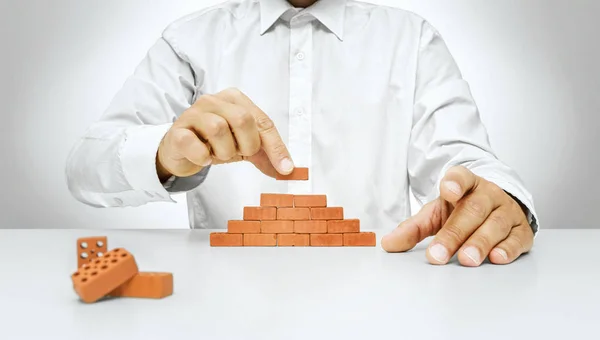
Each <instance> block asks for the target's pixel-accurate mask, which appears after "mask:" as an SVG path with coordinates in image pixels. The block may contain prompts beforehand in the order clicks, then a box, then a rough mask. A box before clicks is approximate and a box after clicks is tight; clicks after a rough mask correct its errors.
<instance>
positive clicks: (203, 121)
mask: <svg viewBox="0 0 600 340" xmlns="http://www.w3.org/2000/svg"><path fill="white" fill-rule="evenodd" d="M156 158H157V161H156V170H157V173H158V177H159V178H160V180H161V181H163V182H164V181H166V180H167V179H168V178H169V177H171V176H173V175H175V176H178V177H187V176H192V175H194V174H196V173H198V172H199V171H200V170H202V168H204V167H206V166H208V165H210V164H222V163H231V162H238V161H243V160H247V161H249V162H251V163H253V164H254V165H255V166H256V167H257V168H258V169H259V170H260V171H261V172H263V173H264V174H265V175H267V176H271V177H275V176H276V174H277V172H279V173H280V174H282V175H287V174H289V173H291V172H292V170H293V169H294V163H293V162H292V158H291V156H290V153H289V151H288V150H287V148H286V146H285V144H284V143H283V140H282V139H281V136H280V135H279V132H278V131H277V129H276V128H275V125H274V124H273V121H272V120H271V119H270V118H269V117H268V116H267V115H266V114H265V113H264V112H263V111H262V110H261V109H260V108H258V106H256V105H255V104H254V103H253V102H252V101H251V100H250V99H249V98H248V97H247V96H246V95H244V94H243V93H242V92H241V91H239V90H237V89H227V90H224V91H222V92H219V93H217V94H215V95H203V96H201V97H200V98H199V99H198V100H197V101H196V103H194V104H193V105H192V106H191V107H190V108H189V109H188V110H186V111H185V112H184V113H183V114H182V115H181V116H180V117H179V119H177V121H175V123H173V126H172V127H171V129H170V130H169V131H168V132H167V134H166V135H165V137H164V138H163V140H162V142H161V143H160V146H159V148H158V152H157V156H156Z"/></svg>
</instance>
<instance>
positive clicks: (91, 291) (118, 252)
mask: <svg viewBox="0 0 600 340" xmlns="http://www.w3.org/2000/svg"><path fill="white" fill-rule="evenodd" d="M137 273H138V266H137V263H136V262H135V258H134V257H133V255H131V254H130V253H129V252H128V251H127V250H125V249H123V248H117V249H113V250H111V251H109V252H107V253H106V254H104V256H103V257H102V258H100V259H96V260H94V261H92V262H91V263H88V264H85V265H83V266H82V267H81V268H79V269H78V270H77V272H75V273H74V274H73V275H71V280H72V281H73V288H74V289H75V292H76V293H77V295H79V298H80V299H81V300H82V301H83V302H85V303H94V302H96V301H98V300H100V299H101V298H102V297H104V296H106V295H108V294H109V293H110V292H112V291H113V290H115V289H116V288H117V287H119V286H120V285H122V284H123V283H125V282H127V281H128V280H129V279H131V278H132V277H133V276H134V275H136V274H137Z"/></svg>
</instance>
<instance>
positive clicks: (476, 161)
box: [67, 0, 538, 231]
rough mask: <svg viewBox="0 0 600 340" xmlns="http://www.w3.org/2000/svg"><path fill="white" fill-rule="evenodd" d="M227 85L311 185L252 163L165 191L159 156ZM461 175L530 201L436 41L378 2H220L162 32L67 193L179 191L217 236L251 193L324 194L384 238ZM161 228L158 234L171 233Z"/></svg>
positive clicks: (73, 158)
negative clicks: (196, 109) (181, 120)
mask: <svg viewBox="0 0 600 340" xmlns="http://www.w3.org/2000/svg"><path fill="white" fill-rule="evenodd" d="M229 87H236V88H238V89H240V90H241V91H242V92H244V93H245V94H247V95H248V96H249V97H250V98H251V99H252V100H253V101H254V102H255V103H256V104H257V105H258V106H259V107H260V108H261V109H262V110H263V111H264V112H266V113H267V114H268V115H269V116H270V117H271V118H272V119H273V121H274V122H275V124H276V127H277V128H278V130H279V132H280V134H281V136H282V137H283V140H284V142H286V145H287V146H288V148H289V150H290V152H291V155H292V158H293V160H294V163H295V165H296V166H303V167H309V168H310V180H309V181H306V182H282V181H279V182H278V181H275V180H274V179H272V178H270V177H267V176H265V175H263V174H262V173H261V172H260V171H258V170H257V169H256V168H255V167H254V166H253V165H252V164H250V163H245V162H244V163H236V164H226V165H219V166H212V167H209V168H206V169H205V170H203V171H202V172H200V173H199V174H197V175H195V176H192V177H189V178H174V179H172V180H171V181H169V182H168V183H167V184H166V185H164V184H161V183H160V181H159V179H158V177H157V174H156V167H155V159H156V152H157V149H158V145H159V143H160V141H161V139H162V138H163V136H164V135H165V133H166V132H167V130H168V129H169V128H170V127H171V124H172V122H173V121H175V120H176V119H177V117H178V116H180V115H181V114H182V113H183V112H184V111H185V110H186V109H187V108H189V107H190V106H191V105H192V103H194V102H195V100H196V99H197V98H198V97H199V96H201V95H202V94H205V93H216V92H219V91H221V90H223V89H226V88H229ZM459 164H460V165H463V166H466V167H467V168H469V169H471V170H472V171H473V172H474V173H475V174H477V175H479V176H481V177H483V178H486V179H487V180H489V181H492V182H494V183H496V184H497V185H499V186H500V187H501V188H503V189H504V190H505V191H507V192H508V193H510V194H511V195H513V196H514V197H516V198H517V199H518V200H519V201H521V203H522V204H524V205H525V206H526V207H527V208H528V210H529V218H530V222H531V224H532V227H533V228H534V230H535V231H537V228H538V222H537V218H536V214H535V211H534V204H533V200H532V197H531V195H530V193H529V192H528V191H527V189H526V188H525V187H524V185H523V183H522V181H521V180H520V179H519V177H518V175H517V174H516V173H515V172H514V171H513V170H512V169H510V168H509V167H508V166H506V165H505V164H503V163H502V162H501V161H499V160H498V159H497V158H496V156H495V155H494V152H493V150H492V149H491V147H490V144H489V139H488V135H487V132H486V129H485V127H484V125H483V124H482V122H481V119H480V116H479V112H478V109H477V106H476V104H475V102H474V100H473V97H472V95H471V92H470V89H469V85H468V84H467V82H466V81H465V80H463V78H462V76H461V73H460V71H459V69H458V67H457V65H456V64H455V62H454V60H453V58H452V56H451V54H450V52H449V50H448V49H447V47H446V45H445V43H444V41H443V39H442V37H441V36H440V34H439V33H438V32H437V31H436V30H435V29H434V28H433V27H432V26H431V25H430V24H429V23H428V22H426V21H425V20H424V19H422V18H421V17H419V16H417V15H415V14H413V13H410V12H407V11H403V10H400V9H395V8H388V7H383V6H377V5H373V4H367V3H361V2H355V1H344V0H321V1H318V2H317V3H316V4H315V5H313V6H312V7H309V8H306V9H296V8H293V7H292V6H291V5H290V4H289V3H288V2H286V1H284V0H260V1H259V0H244V1H229V2H226V3H223V4H220V5H217V6H214V7H211V8H207V9H204V10H202V11H199V12H197V13H194V14H191V15H189V16H187V17H185V18H182V19H180V20H178V21H176V22H174V23H173V24H171V25H170V26H169V27H167V28H166V29H165V31H164V33H163V35H162V37H161V38H160V39H158V41H157V42H156V44H155V45H154V46H153V47H152V48H151V49H150V51H149V52H148V54H147V56H146V58H145V59H144V60H143V61H142V62H141V64H140V65H139V67H138V68H137V69H136V70H135V73H134V74H133V75H132V76H131V77H130V78H129V79H127V81H126V83H125V85H124V87H123V88H122V89H121V90H120V91H119V92H118V93H117V95H116V97H115V98H114V100H113V101H112V103H111V104H110V106H109V108H108V110H107V111H106V112H105V114H104V115H103V117H102V118H101V119H100V121H99V122H97V123H95V124H94V125H93V126H91V127H90V129H89V130H88V131H87V132H86V134H85V136H84V137H83V138H82V139H81V140H80V141H79V142H78V143H77V145H76V146H75V148H74V150H73V151H72V153H71V155H70V157H69V160H68V165H67V177H68V183H69V188H70V190H71V192H72V193H73V195H74V196H75V197H76V198H77V199H79V200H80V201H82V202H84V203H86V204H89V205H92V206H97V207H123V206H139V205H143V204H147V203H150V202H163V201H167V202H168V201H173V200H172V198H171V194H173V193H180V192H187V198H188V206H189V218H190V224H191V227H192V228H210V229H218V228H225V227H226V225H227V220H230V219H240V218H241V217H242V210H243V207H244V206H255V205H258V204H259V198H260V194H261V193H315V194H326V195H328V203H329V205H331V206H341V207H343V208H344V213H345V217H347V218H359V219H361V225H362V228H363V229H365V230H366V229H378V228H387V229H390V228H393V227H395V226H396V225H398V223H400V222H402V221H403V220H405V219H406V218H407V217H409V216H410V199H409V193H410V190H409V188H412V190H413V192H414V194H415V196H416V198H417V199H418V200H419V201H420V202H421V203H426V202H429V201H431V200H433V199H435V198H437V197H438V195H439V182H440V180H441V178H442V177H443V176H444V174H445V172H446V170H447V169H448V168H449V167H450V166H452V165H459ZM166 227H167V226H166Z"/></svg>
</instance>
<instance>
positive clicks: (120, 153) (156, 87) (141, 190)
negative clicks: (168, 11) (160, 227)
mask: <svg viewBox="0 0 600 340" xmlns="http://www.w3.org/2000/svg"><path fill="white" fill-rule="evenodd" d="M173 46H174V44H171V43H169V42H168V41H167V40H166V39H164V38H161V39H159V40H158V41H157V42H156V43H155V44H154V46H153V47H152V48H151V49H150V50H149V52H148V54H147V55H146V57H145V58H144V60H143V61H142V62H141V63H140V65H139V66H138V67H137V68H136V69H135V72H134V73H133V75H131V76H130V77H129V78H128V79H127V80H126V82H125V84H124V85H123V87H122V88H121V89H120V91H119V92H118V93H117V95H116V96H115V98H114V99H113V100H112V102H111V103H110V105H109V107H108V109H107V110H106V112H105V113H104V114H103V116H102V118H101V119H100V120H99V121H98V122H96V123H94V124H93V125H92V126H91V127H90V128H89V129H88V130H87V131H86V133H85V134H84V136H83V137H82V138H81V139H80V140H79V141H78V142H77V143H76V145H75V146H74V148H73V150H72V151H71V154H70V155H69V158H68V160H67V167H66V176H67V183H68V187H69V190H70V191H71V193H72V194H73V196H74V197H75V198H76V199H78V200H79V201H81V202H83V203H86V204H88V205H91V206H96V207H113V206H139V205H143V204H146V203H149V202H158V201H163V202H165V201H166V202H172V201H173V200H172V198H171V196H170V195H171V193H173V192H175V191H177V192H180V191H181V190H191V189H193V188H195V187H197V186H198V185H200V184H201V183H202V181H203V180H204V178H205V177H206V173H207V172H208V170H206V171H203V172H201V173H200V174H198V175H196V176H192V177H190V178H186V179H178V178H174V179H172V180H171V181H170V182H169V185H168V186H166V185H163V184H162V183H161V182H160V180H159V178H158V175H157V173H156V152H157V150H158V147H159V144H160V142H161V141H162V139H163V137H164V135H165V134H166V133H167V131H168V130H169V128H170V127H171V125H172V123H173V122H174V121H175V120H176V119H177V117H178V116H179V115H180V114H181V113H182V112H183V111H185V110H186V109H187V108H189V107H190V105H191V103H192V102H193V100H194V96H195V93H196V85H195V75H194V72H193V70H192V67H191V65H190V64H189V63H188V62H187V61H186V60H184V59H183V58H182V57H181V56H180V54H178V53H177V52H176V50H175V49H174V47H173ZM178 183H179V184H178ZM173 189H179V190H173Z"/></svg>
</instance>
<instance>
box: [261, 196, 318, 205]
mask: <svg viewBox="0 0 600 340" xmlns="http://www.w3.org/2000/svg"><path fill="white" fill-rule="evenodd" d="M260 206H261V207H277V208H322V207H327V196H326V195H291V194H261V195H260Z"/></svg>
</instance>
